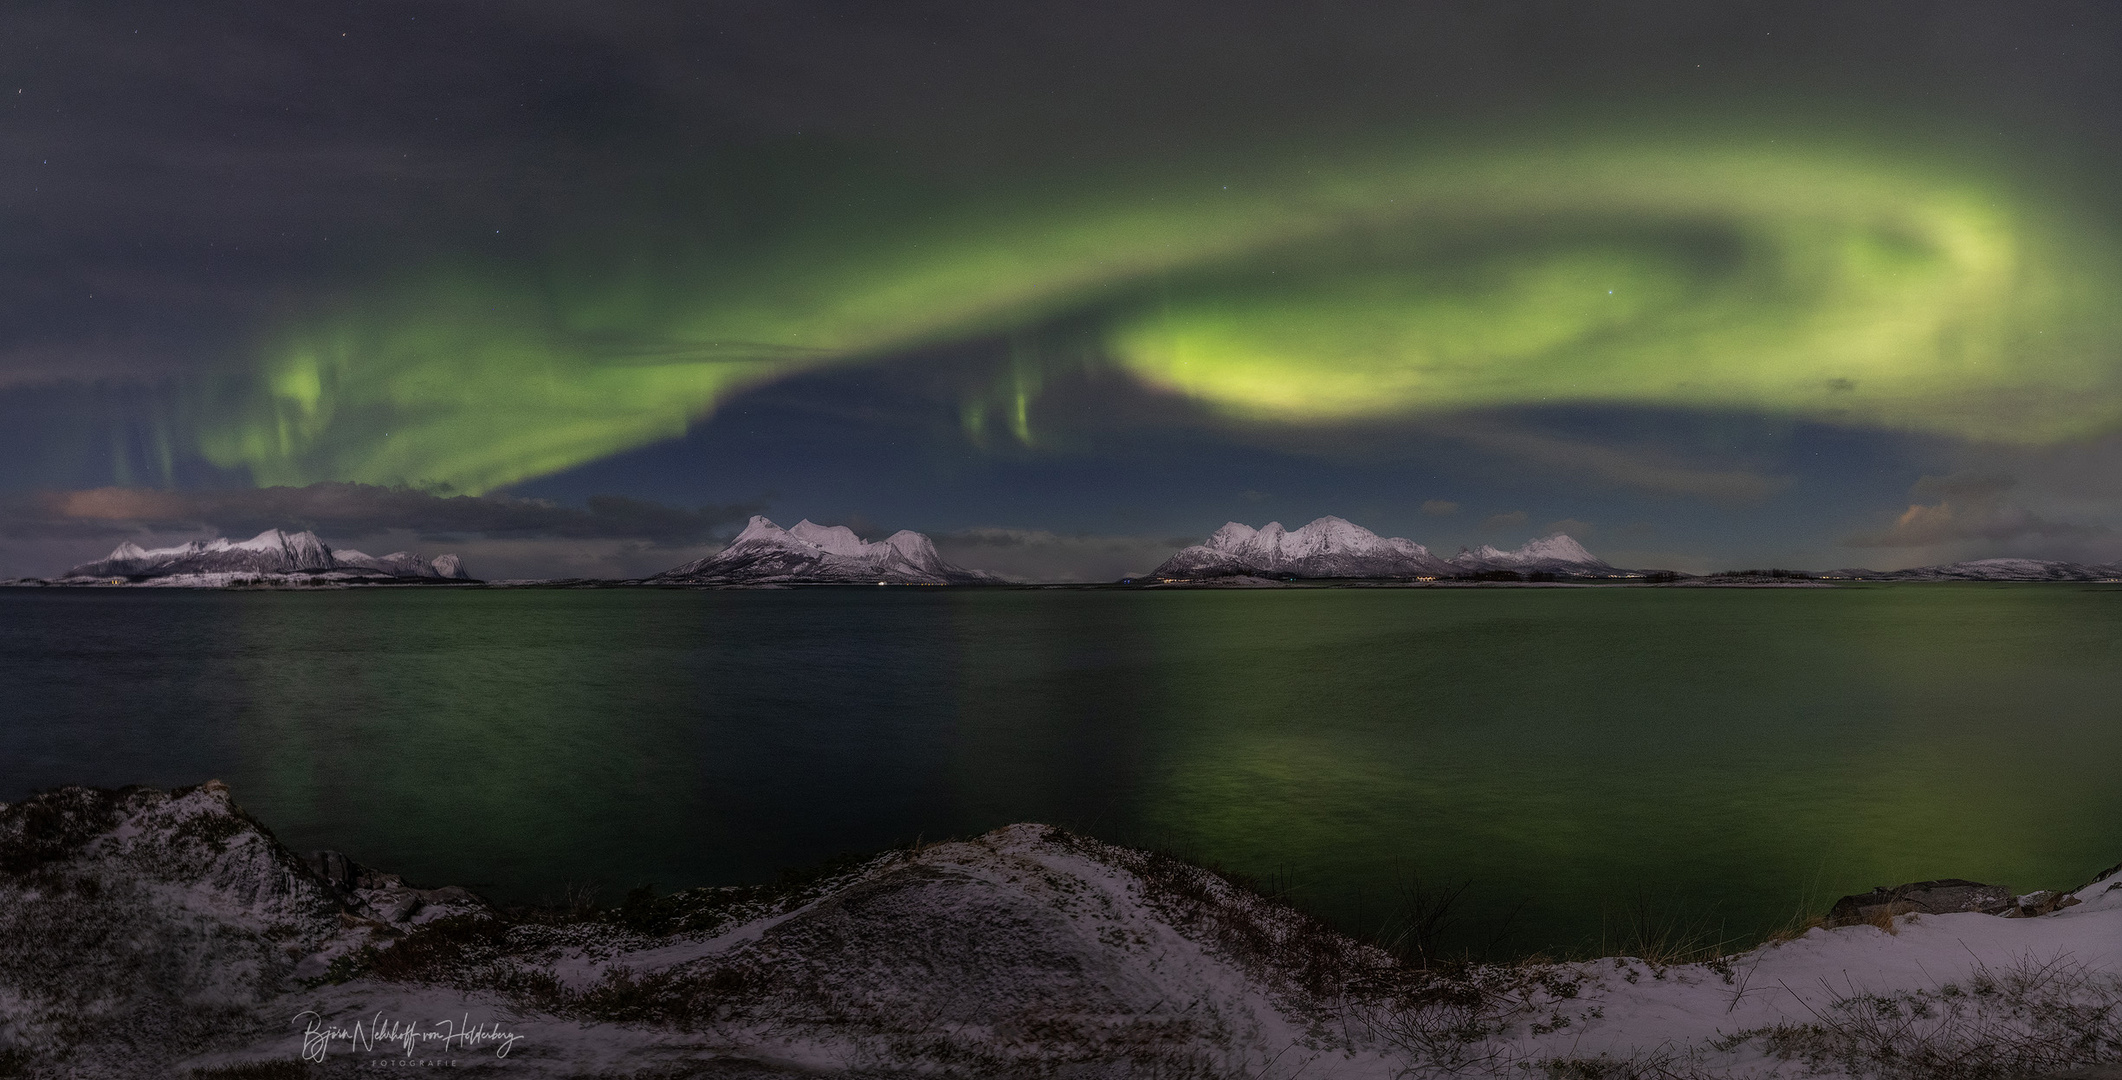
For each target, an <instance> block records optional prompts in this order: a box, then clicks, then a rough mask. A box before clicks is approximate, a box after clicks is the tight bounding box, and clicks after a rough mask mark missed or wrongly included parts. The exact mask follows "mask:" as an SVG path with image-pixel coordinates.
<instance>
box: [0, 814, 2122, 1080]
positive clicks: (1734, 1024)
mask: <svg viewBox="0 0 2122 1080" xmlns="http://www.w3.org/2000/svg"><path fill="white" fill-rule="evenodd" d="M1970 884H1972V883H1960V885H1970ZM1927 885H1928V886H1933V887H1943V888H1945V889H1946V890H1947V891H1946V892H1939V891H1938V890H1937V888H1931V890H1930V891H1929V892H1925V893H1921V894H1920V895H1919V894H1917V893H1904V894H1898V896H1894V895H1889V896H1882V897H1874V898H1871V899H1873V900H1875V901H1877V902H1875V903H1871V904H1870V905H1869V908H1867V906H1866V904H1864V903H1857V904H1855V905H1854V906H1852V907H1851V908H1850V910H1848V911H1845V912H1841V915H1842V916H1843V918H1844V920H1845V921H1846V920H1848V919H1852V918H1853V919H1855V920H1856V921H1854V922H1850V923H1849V924H1848V925H1843V926H1838V927H1835V928H1832V929H1830V928H1825V927H1820V928H1813V929H1808V930H1805V931H1804V932H1803V933H1800V934H1796V935H1794V936H1792V937H1789V938H1787V939H1785V940H1781V941H1772V942H1770V943H1767V944H1764V945H1761V946H1758V947H1755V948H1753V949H1749V950H1746V951H1744V952H1740V953H1735V954H1728V955H1723V956H1717V957H1711V958H1707V959H1705V960H1703V961H1701V962H1695V963H1683V962H1676V961H1673V960H1671V959H1661V958H1656V957H1653V958H1648V959H1646V958H1640V957H1636V958H1632V957H1601V958H1594V959H1584V960H1574V961H1553V962H1550V961H1539V960H1530V961H1522V962H1518V963H1511V964H1423V963H1419V962H1411V961H1410V960H1409V959H1408V958H1407V957H1405V956H1395V955H1393V954H1390V953H1387V952H1385V951H1383V950H1381V949H1379V948H1378V947H1377V946H1375V945H1372V944H1366V943H1364V942H1361V941H1358V940H1355V939H1353V938H1350V937H1347V936H1345V935H1343V934H1341V933H1339V932H1337V931H1335V930H1333V929H1332V928H1330V927H1328V926H1327V925H1326V924H1324V923H1322V922H1320V921H1319V920H1317V919H1316V918H1313V917H1311V916H1308V915H1305V914H1303V913H1301V912H1299V911H1297V910H1295V909H1292V908H1289V907H1287V906H1285V905H1283V904H1281V903H1278V902H1276V901H1274V900H1272V899H1270V898H1268V897H1265V896H1262V895H1260V894H1258V893H1254V892H1252V891H1250V890H1249V889H1247V888H1245V887H1243V886H1242V885H1239V884H1237V883H1235V882H1234V881H1233V880H1232V879H1230V878H1227V877H1225V876H1223V875H1221V874H1218V873H1216V872H1214V871H1212V870H1208V869H1204V868H1202V867H1199V866H1195V865H1192V864H1189V863H1185V862H1182V861H1180V860H1178V859H1176V858H1173V857H1170V856H1167V855H1160V854H1157V853H1153V852H1147V851H1141V850H1137V849H1131V848H1124V847H1119V846H1117V845H1111V844H1106V843H1103V842H1101V841H1097V840H1094V839H1091V838H1089V837H1084V836H1080V835H1077V834H1073V833H1068V832H1065V831H1064V830H1060V829H1055V828H1052V827H1049V826H1043V825H1035V824H1022V825H1013V826H1006V827H1004V828H1001V829H997V830H994V831H992V832H989V833H986V834H983V835H982V836H979V837H974V838H970V839H965V840H956V841H946V842H941V843H933V844H925V845H921V846H918V847H915V848H905V849H894V850H890V851H886V852H882V853H879V854H877V855H873V856H869V857H866V858H864V859H860V860H857V861H855V862H854V863H851V864H848V865H844V866H840V867H835V868H826V869H824V870H821V871H819V872H816V873H814V874H812V875H810V876H809V877H807V878H800V879H791V880H789V881H785V882H783V883H782V884H780V885H778V886H750V887H733V888H707V889H691V890H686V891H684V892H681V893H675V894H669V895H665V896H657V895H655V894H652V893H648V892H646V891H637V892H636V893H635V894H632V895H630V896H629V897H627V898H626V900H625V901H624V902H622V903H620V904H618V905H614V906H610V907H605V908H595V907H590V906H588V905H578V906H576V907H574V908H571V909H553V908H531V907H512V908H502V907H497V906H495V905H493V904H491V903H488V902H487V901H485V900H484V899H482V898H480V897H479V896H477V895H476V894H474V893H471V892H469V891H467V890H463V889H457V888H451V887H447V886H444V887H440V888H433V889H422V888H415V887H413V886H410V885H408V884H407V883H405V882H404V881H402V880H401V879H399V878H397V877H396V876H395V875H392V874H389V873H386V872H383V871H378V870H373V869H369V868H366V867H361V866H359V865H356V864H354V863H352V862H350V861H349V860H346V859H345V858H344V857H343V856H336V855H333V854H331V853H314V854H312V855H311V856H307V857H305V856H302V855H298V854H297V853H295V852H292V851H289V850H288V849H286V848H285V847H284V846H282V845H280V844H279V843H278V841H277V840H275V839H274V838H273V837H272V834H271V832H270V830H269V829H268V828H267V827H266V826H265V825H264V824H261V823H259V822H257V821H256V820H255V819H252V818H251V817H250V816H249V815H247V814H245V813H244V812H243V811H242V810H241V809H240V808H239V807H238V806H237V805H236V804H235V802H234V801H233V799H232V797H231V795H230V793H229V791H228V789H227V788H226V786H224V785H221V784H219V783H218V782H209V783H207V784H204V785H200V786H198V787H193V788H178V789H172V790H168V791H161V790H155V789H143V788H131V789H119V790H103V789H91V788H78V787H77V788H61V789H57V790H54V791H46V792H40V793H38V794H36V795H33V796H31V797H30V798H27V799H24V800H22V801H20V802H17V803H13V804H6V805H0V930H4V931H5V932H0V988H4V989H5V990H6V991H7V992H6V993H4V994H0V1062H4V1063H8V1064H13V1065H15V1066H17V1072H18V1074H20V1075H29V1076H60V1075H65V1076H104V1075H107V1076H134V1075H145V1073H144V1072H143V1071H142V1070H143V1069H145V1068H149V1067H151V1068H153V1069H154V1070H155V1071H156V1072H158V1073H169V1074H173V1075H184V1074H185V1072H184V1071H185V1070H204V1071H202V1072H196V1073H193V1074H192V1075H198V1076H224V1077H231V1078H233V1077H237V1076H267V1075H270V1076H281V1075H288V1076H307V1075H337V1074H338V1072H340V1071H352V1070H355V1069H360V1068H372V1067H377V1065H378V1063H389V1064H397V1063H398V1062H399V1060H400V1059H403V1058H406V1057H407V1056H408V1055H409V1054H411V1055H414V1056H417V1054H419V1053H426V1052H428V1051H430V1050H432V1049H433V1048H434V1047H433V1045H432V1044H433V1043H435V1041H436V1039H437V1038H444V1039H445V1041H444V1042H443V1049H446V1050H449V1051H450V1052H451V1054H452V1056H453V1057H455V1058H460V1059H463V1062H464V1064H465V1065H467V1066H469V1067H474V1068H485V1069H490V1070H493V1071H495V1072H497V1073H498V1071H499V1070H500V1069H502V1068H507V1069H510V1070H512V1071H514V1072H516V1073H519V1074H523V1075H532V1076H548V1075H549V1076H572V1075H582V1074H584V1073H585V1072H591V1073H593V1074H595V1075H600V1076H603V1075H609V1076H642V1077H649V1076H668V1075H673V1071H672V1070H677V1069H683V1070H685V1071H684V1073H683V1074H684V1075H705V1076H747V1077H763V1076H782V1075H790V1074H791V1073H792V1072H802V1073H805V1074H809V1075H817V1074H820V1073H822V1074H825V1075H841V1076H858V1075H860V1076H871V1075H899V1074H901V1073H904V1072H906V1071H908V1070H912V1071H917V1072H920V1073H923V1074H925V1075H938V1076H959V1075H964V1076H1005V1075H1047V1074H1051V1073H1052V1072H1053V1071H1054V1070H1056V1069H1067V1070H1072V1071H1073V1072H1074V1073H1075V1074H1078V1075H1089V1076H1116V1077H1117V1076H1149V1075H1174V1074H1177V1075H1215V1076H1221V1075H1247V1076H1261V1077H1269V1076H1273V1077H1284V1078H1290V1077H1295V1076H1297V1075H1298V1074H1299V1073H1302V1074H1303V1075H1304V1076H1305V1077H1307V1078H1308V1077H1312V1076H1320V1075H1329V1076H1337V1077H1350V1078H1355V1077H1378V1078H1381V1080H1382V1078H1385V1077H1394V1076H1425V1075H1446V1074H1449V1075H1458V1076H1488V1075H1496V1076H1502V1075H1513V1076H1524V1075H1531V1076H1539V1075H1542V1074H1545V1075H1566V1076H1587V1077H1609V1076H1611V1077H1633V1076H1687V1077H1712V1076H1715V1077H1726V1076H1729V1077H1739V1076H1750V1077H1780V1076H1792V1077H1795V1076H1800V1075H1843V1076H1867V1077H1869V1076H1879V1077H1901V1076H1910V1077H1913V1076H1923V1075H1931V1074H1928V1073H1924V1072H1921V1071H1915V1072H1911V1071H1909V1068H1910V1066H1912V1065H1914V1064H1917V1063H1919V1062H1922V1061H1945V1060H1947V1058H1946V1057H1939V1056H1937V1055H1941V1054H1944V1055H1949V1056H1950V1058H1951V1059H1952V1060H1956V1061H1965V1060H1970V1059H1969V1055H1971V1054H1972V1055H1975V1056H1977V1057H1979V1056H1981V1055H1983V1054H1988V1055H1990V1059H1991V1060H1993V1064H1995V1065H1997V1066H1998V1067H1999V1068H2002V1067H2004V1066H2006V1065H2009V1066H2010V1067H2012V1068H2014V1069H2017V1070H2019V1071H2018V1072H2017V1073H2014V1074H2012V1075H2045V1074H2046V1073H2060V1072H2061V1070H2063V1069H2066V1068H2077V1067H2082V1066H2092V1065H2096V1064H2102V1063H2105V1062H2111V1061H2117V1060H2122V867H2117V868H2116V869H2114V870H2110V871H2107V872H2106V873H2104V874H2102V875H2100V876H2099V877H2098V878H2097V879H2096V880H2095V881H2094V882H2092V883H2090V884H2088V885H2086V886H2084V887H2081V888H2079V889H2075V890H2071V891H2070V892H2069V893H2067V894H2066V893H2056V894H2032V895H2031V896H2030V897H2022V898H2010V897H2008V896H2007V897H2000V896H1999V895H1997V894H1995V893H1994V892H1992V893H1980V894H1979V895H1978V893H1977V892H1971V891H1969V890H1966V889H1960V888H1959V886H1958V885H1955V884H1954V883H1951V882H1943V883H1927ZM1955 889H1957V890H1958V891H1952V890H1955ZM1948 893H1949V894H1950V895H1948ZM1940 897H1944V898H1945V899H1944V900H1940V899H1939V898H1940ZM1925 898H1928V899H1925ZM1848 899H1849V900H1856V901H1864V900H1865V899H1866V898H1864V897H1857V898H1848ZM1847 902H1848V901H1847V900H1846V901H1845V903H1847ZM1932 902H1936V903H1946V904H1947V905H1948V906H1950V905H1951V904H1970V903H1979V904H1986V905H1988V906H1989V907H1991V908H1995V909H1997V910H2006V908H2008V909H2009V910H2010V911H2011V912H2012V913H2016V914H2020V915H2023V916H2024V917H2002V916H2000V915H1996V914H1983V913H1981V912H1980V911H1973V910H1948V911H1934V910H1928V909H1926V908H1924V904H1925V903H1932ZM1999 905H2004V906H2002V907H2000V906H1999ZM1933 906H1935V903H1933ZM143 972H159V973H161V974H159V975H154V976H152V977H145V978H143V975H142V973H143ZM55 976H56V977H55ZM1881 1003H1885V1004H1883V1005H1882V1004H1881ZM1889 1006H1890V1007H1891V1008H1892V1009H1893V1010H1896V1012H1895V1015H1897V1016H1899V1017H1901V1023H1900V1024H1899V1025H1898V1026H1897V1027H1895V1028H1893V1029H1892V1030H1891V1031H1888V1030H1885V1029H1883V1028H1881V1027H1880V1026H1879V1024H1878V1023H1877V1021H1878V1018H1879V1016H1880V1015H1881V1010H1882V1009H1885V1008H1887V1007H1889ZM2103 1007H2104V1008H2105V1009H2106V1012H2104V1013H2102V1012H2100V1011H2099V1010H2100V1009H2101V1008H2103ZM1911 1010H1914V1011H1913V1012H1911ZM1917 1013H1923V1014H1925V1015H1927V1016H1928V1017H1929V1019H1924V1018H1923V1017H1921V1016H1918V1015H1916V1014H1917ZM80 1016H101V1017H111V1018H117V1017H122V1018H124V1019H125V1024H126V1025H127V1029H126V1030H127V1033H126V1034H122V1035H121V1034H116V1033H114V1032H113V1031H111V1030H109V1029H108V1027H107V1026H104V1025H91V1026H90V1028H88V1029H83V1028H82V1027H81V1026H80V1025H79V1024H78V1023H75V1022H74V1020H73V1019H72V1018H75V1017H80ZM297 1017H306V1019H303V1020H299V1021H298V1020H297V1019H295V1018H297ZM2044 1017H2046V1018H2047V1019H2043V1018H2044ZM2058 1017H2060V1018H2062V1019H2061V1020H2057V1018H2058ZM209 1018H210V1022H209ZM444 1018H448V1019H450V1020H451V1021H452V1022H453V1023H455V1024H456V1025H457V1027H456V1028H455V1029H454V1030H456V1031H457V1032H458V1033H459V1034H462V1032H463V1031H465V1030H468V1029H467V1028H466V1027H465V1025H470V1026H472V1027H479V1028H480V1029H481V1030H482V1031H483V1032H484V1033H485V1035H489V1036H492V1038H490V1039H487V1040H486V1041H485V1042H483V1043H480V1044H479V1045H477V1046H471V1045H468V1044H467V1043H466V1042H465V1041H464V1040H459V1041H458V1042H456V1043H451V1042H448V1041H446V1040H447V1037H442V1036H437V1035H436V1031H437V1029H436V1028H435V1027H434V1025H435V1024H437V1023H440V1022H441V1021H442V1019H444ZM1948 1020H1949V1021H1950V1023H1947V1022H1946V1021H1948ZM1919 1021H1920V1022H1919ZM392 1023H394V1024H397V1025H399V1026H398V1027H397V1028H394V1029H393V1030H394V1031H396V1032H397V1035H398V1041H397V1042H396V1043H389V1040H384V1043H389V1045H384V1044H383V1043H379V1042H378V1040H377V1028H378V1025H380V1024H392ZM2057 1023H2063V1024H2064V1027H2061V1028H2058V1027H2057V1026H2056V1024H2057ZM2044 1024H2046V1025H2047V1026H2046V1027H2044V1026H2043V1025H2044ZM2071 1025H2076V1026H2077V1028H2079V1029H2082V1030H2080V1031H2079V1032H2078V1034H2077V1035H2071V1033H2070V1027H2071ZM357 1026H359V1027H360V1028H361V1029H362V1030H363V1031H364V1032H365V1033H366V1034H364V1035H362V1036H361V1037H360V1038H358V1039H357V1038H355V1037H354V1035H353V1032H354V1031H355V1029H356V1027H357ZM332 1032H338V1033H339V1034H338V1035H336V1036H335V1035H333V1034H331V1033H332ZM407 1032H411V1033H412V1034H410V1035H408V1034H407ZM180 1033H181V1034H180ZM2081 1036H2082V1037H2081ZM482 1037H483V1036H482ZM1880 1039H1885V1040H1887V1041H1886V1042H1883V1043H1882V1042H1880V1041H1879V1040H1880ZM320 1040H321V1042H320ZM363 1040H365V1042H364V1041H363ZM503 1040H506V1041H505V1042H504V1041H503ZM1896 1040H1898V1041H1896ZM2058 1040H2061V1041H2058ZM2074 1040H2075V1041H2074ZM2103 1040H2104V1041H2103ZM320 1045H321V1047H322V1049H323V1053H322V1054H321V1064H320V1063H319V1062H318V1061H315V1060H312V1061H310V1062H309V1063H308V1064H304V1063H303V1058H302V1056H301V1054H302V1052H303V1051H305V1050H308V1049H315V1048H317V1047H318V1046H320ZM502 1045H505V1046H506V1047H507V1048H508V1049H507V1051H506V1053H505V1055H496V1053H495V1051H496V1047H497V1046H502ZM423 1046H424V1047H426V1049H422V1047H423ZM1882 1047H1883V1048H1884V1049H1886V1050H1891V1051H1892V1053H1891V1054H1888V1055H1887V1056H1886V1057H1881V1056H1880V1053H1881V1050H1882ZM10 1054H12V1055H14V1057H13V1058H12V1059H10V1058H9V1057H8V1055H10ZM1926 1054H1928V1055H1932V1056H1931V1057H1929V1058H1926V1057H1924V1055H1926ZM2000 1055H2001V1056H2000ZM281 1063H285V1064H281ZM1085 1068H1088V1069H1091V1070H1092V1071H1090V1072H1087V1073H1085V1072H1082V1071H1081V1070H1082V1069H1085ZM260 1069H278V1070H281V1071H276V1072H259V1071H257V1070H260ZM290 1070H295V1071H290ZM1939 1075H1944V1074H1939ZM1966 1075H1978V1074H1972V1073H1970V1074H1966ZM1981 1075H1990V1074H1981ZM1994 1075H2006V1074H2005V1073H2002V1072H1996V1073H1994Z"/></svg>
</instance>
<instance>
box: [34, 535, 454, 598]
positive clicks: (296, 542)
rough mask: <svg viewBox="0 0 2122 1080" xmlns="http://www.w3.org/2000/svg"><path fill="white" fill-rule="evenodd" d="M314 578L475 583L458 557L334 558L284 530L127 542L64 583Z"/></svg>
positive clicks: (313, 539) (320, 545)
mask: <svg viewBox="0 0 2122 1080" xmlns="http://www.w3.org/2000/svg"><path fill="white" fill-rule="evenodd" d="M312 578H314V579H324V580H346V581H356V580H366V579H380V578H449V579H454V580H470V577H469V575H467V574H466V573H465V572H464V566H463V563H462V562H461V561H460V560H459V559H458V558H457V557H456V556H455V555H444V556H442V558H441V559H438V560H436V561H435V562H433V563H430V562H428V561H427V560H426V559H423V558H421V557H420V556H418V555H414V554H412V553H411V552H406V551H395V552H392V553H391V554H389V555H385V556H382V557H380V558H379V557H377V556H373V555H367V554H364V553H362V552H359V551H340V552H334V551H333V550H332V549H331V548H330V547H329V546H328V545H326V544H325V543H324V541H323V540H320V539H318V538H317V534H316V533H313V532H297V533H290V532H287V531H285V530H282V529H267V530H265V531H264V532H262V533H259V534H258V535H256V536H254V537H252V538H250V539H248V540H230V539H228V538H227V537H219V538H216V539H213V540H194V541H192V542H191V543H188V544H180V545H178V546H176V547H167V548H155V549H153V550H148V549H144V548H142V547H140V546H139V545H137V544H134V543H131V542H127V543H123V544H119V545H118V547H117V548H116V549H115V550H113V551H112V552H111V553H110V555H109V556H108V557H106V558H104V559H100V560H98V561H96V562H91V563H83V564H81V565H80V566H76V567H74V568H73V569H71V570H68V571H67V572H66V573H65V575H64V576H63V577H61V578H60V579H59V580H61V581H65V580H67V579H79V580H82V581H109V580H111V579H127V580H128V581H129V582H130V583H132V584H162V585H200V586H220V585H229V584H237V583H244V582H263V583H273V582H278V581H285V582H294V581H296V580H298V579H312Z"/></svg>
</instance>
